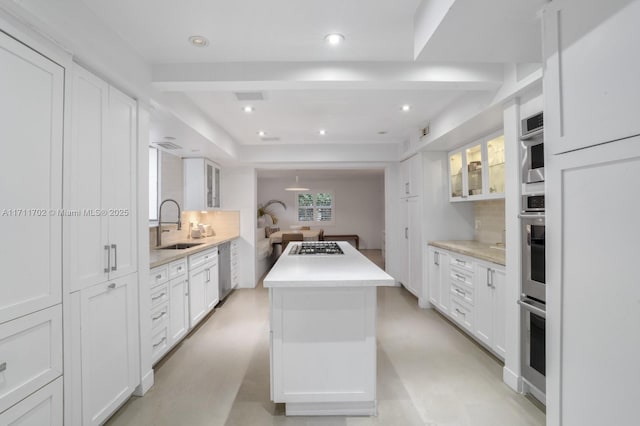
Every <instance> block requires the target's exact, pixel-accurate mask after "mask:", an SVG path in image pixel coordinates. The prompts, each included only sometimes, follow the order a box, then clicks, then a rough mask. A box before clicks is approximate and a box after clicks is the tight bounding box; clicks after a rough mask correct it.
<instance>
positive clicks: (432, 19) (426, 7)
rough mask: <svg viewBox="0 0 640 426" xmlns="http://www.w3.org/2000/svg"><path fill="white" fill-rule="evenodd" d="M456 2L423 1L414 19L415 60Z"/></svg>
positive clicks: (446, 0) (442, 0)
mask: <svg viewBox="0 0 640 426" xmlns="http://www.w3.org/2000/svg"><path fill="white" fill-rule="evenodd" d="M455 1H456V0H422V2H421V3H420V6H418V9H417V10H416V14H415V15H414V17H413V58H414V59H418V57H420V53H422V50H423V49H424V48H425V46H426V45H427V43H428V42H429V40H431V37H432V36H433V34H435V32H436V30H437V29H438V27H439V26H440V24H441V23H442V21H443V20H444V17H445V16H446V15H447V13H449V9H451V6H453V3H455Z"/></svg>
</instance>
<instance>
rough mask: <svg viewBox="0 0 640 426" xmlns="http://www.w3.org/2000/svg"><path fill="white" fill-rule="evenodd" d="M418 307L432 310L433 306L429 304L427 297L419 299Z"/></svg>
mask: <svg viewBox="0 0 640 426" xmlns="http://www.w3.org/2000/svg"><path fill="white" fill-rule="evenodd" d="M418 306H420V307H421V308H422V309H432V308H433V305H432V304H431V303H430V302H429V299H427V298H426V297H419V298H418Z"/></svg>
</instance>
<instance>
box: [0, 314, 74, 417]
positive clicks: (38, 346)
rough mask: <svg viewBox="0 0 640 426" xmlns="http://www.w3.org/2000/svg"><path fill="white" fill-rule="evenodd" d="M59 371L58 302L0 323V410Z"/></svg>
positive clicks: (59, 317)
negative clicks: (41, 309)
mask: <svg viewBox="0 0 640 426" xmlns="http://www.w3.org/2000/svg"><path fill="white" fill-rule="evenodd" d="M61 374H62V307H61V305H56V306H53V307H51V308H49V309H45V310H43V311H39V312H36V313H34V314H31V315H27V316H25V317H22V318H19V319H16V320H13V321H9V322H6V323H4V324H2V325H0V412H2V411H4V410H6V409H7V408H9V407H11V406H12V405H14V404H15V403H17V402H18V401H20V400H21V399H23V398H24V397H26V396H27V395H29V394H31V393H33V392H35V391H36V390H38V389H39V388H41V387H42V386H44V385H46V384H47V383H49V382H50V381H52V380H53V379H55V378H56V377H58V376H60V375H61Z"/></svg>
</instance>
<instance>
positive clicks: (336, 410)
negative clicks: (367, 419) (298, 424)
mask: <svg viewBox="0 0 640 426" xmlns="http://www.w3.org/2000/svg"><path fill="white" fill-rule="evenodd" d="M377 411H378V410H377V404H376V401H366V402H365V401H363V402H358V401H353V402H293V403H292V402H287V403H286V404H285V413H286V415H287V416H376V415H377V414H378V413H377Z"/></svg>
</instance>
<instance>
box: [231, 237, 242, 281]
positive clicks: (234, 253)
mask: <svg viewBox="0 0 640 426" xmlns="http://www.w3.org/2000/svg"><path fill="white" fill-rule="evenodd" d="M238 260H239V255H238V240H233V241H231V268H230V269H231V288H237V287H238V285H239V284H240V267H239V265H240V263H239V262H238Z"/></svg>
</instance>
